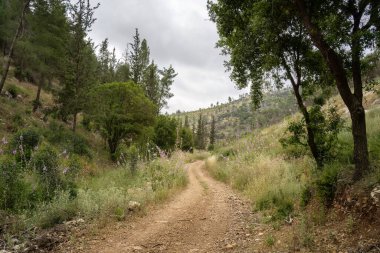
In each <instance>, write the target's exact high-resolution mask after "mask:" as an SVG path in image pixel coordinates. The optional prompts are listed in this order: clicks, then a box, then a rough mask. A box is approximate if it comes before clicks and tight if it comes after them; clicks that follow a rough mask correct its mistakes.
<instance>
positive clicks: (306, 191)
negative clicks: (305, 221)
mask: <svg viewBox="0 0 380 253" xmlns="http://www.w3.org/2000/svg"><path fill="white" fill-rule="evenodd" d="M311 197H312V192H311V188H310V187H309V186H307V187H304V188H303V189H302V192H301V207H306V206H307V205H308V204H309V202H310V200H311Z"/></svg>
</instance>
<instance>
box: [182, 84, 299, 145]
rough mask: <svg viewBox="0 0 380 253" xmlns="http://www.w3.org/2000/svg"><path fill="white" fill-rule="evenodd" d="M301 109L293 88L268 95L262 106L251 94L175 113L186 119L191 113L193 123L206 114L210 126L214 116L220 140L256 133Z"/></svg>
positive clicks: (190, 120)
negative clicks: (293, 93) (257, 105)
mask: <svg viewBox="0 0 380 253" xmlns="http://www.w3.org/2000/svg"><path fill="white" fill-rule="evenodd" d="M296 111H297V105H296V102H295V99H294V96H293V95H292V93H291V91H290V90H283V91H275V92H271V93H266V94H265V95H264V98H263V101H262V103H261V107H260V109H258V110H254V109H253V108H252V105H251V100H250V96H249V95H244V96H241V97H240V98H239V99H237V100H234V101H231V102H229V103H225V104H220V105H219V104H218V105H215V106H213V107H210V108H206V109H199V110H197V111H192V112H182V113H177V114H175V116H176V117H178V118H179V119H180V120H182V122H184V121H185V117H186V116H187V117H188V119H189V123H190V126H193V125H194V124H195V126H196V124H197V120H198V117H199V114H200V113H202V115H203V116H205V117H206V120H207V125H206V126H207V127H208V128H210V124H211V117H212V116H215V120H216V139H217V141H222V140H232V139H236V138H239V137H241V136H244V135H245V134H247V133H250V132H252V130H253V129H257V128H261V127H266V126H269V125H272V124H274V123H277V122H279V121H281V120H282V119H283V118H284V117H286V116H288V115H291V114H293V113H295V112H296Z"/></svg>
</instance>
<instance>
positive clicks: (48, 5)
mask: <svg viewBox="0 0 380 253" xmlns="http://www.w3.org/2000/svg"><path fill="white" fill-rule="evenodd" d="M32 7H33V8H32V9H33V12H32V13H31V14H30V15H28V17H27V21H28V26H29V28H28V33H27V36H24V38H23V39H21V40H20V42H19V45H18V47H17V49H16V54H17V56H16V58H18V59H17V60H18V61H19V60H20V58H22V61H23V62H26V64H25V66H26V68H27V69H28V70H29V72H30V73H32V74H33V75H34V78H33V79H34V80H36V81H37V82H38V89H37V93H36V98H35V100H34V101H33V111H36V110H37V109H38V107H39V106H40V105H41V102H40V96H41V90H42V88H43V86H44V84H45V82H46V80H51V79H53V77H55V76H58V74H59V72H60V71H61V70H62V64H61V60H62V59H63V58H64V54H65V46H66V43H67V39H68V36H69V29H68V28H69V27H68V22H67V18H66V8H65V5H64V4H63V3H62V2H61V1H60V0H35V1H34V2H33V6H32ZM25 66H24V67H25Z"/></svg>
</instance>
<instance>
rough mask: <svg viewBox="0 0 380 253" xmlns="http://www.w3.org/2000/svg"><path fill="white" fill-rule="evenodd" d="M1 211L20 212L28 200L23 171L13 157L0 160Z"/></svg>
mask: <svg viewBox="0 0 380 253" xmlns="http://www.w3.org/2000/svg"><path fill="white" fill-rule="evenodd" d="M0 175H1V176H0V192H1V194H0V209H2V210H4V209H10V210H18V209H20V208H22V206H23V204H24V203H25V201H26V199H27V193H26V186H25V184H24V183H23V182H22V180H21V178H20V175H21V169H20V167H19V165H18V164H17V163H16V161H15V159H14V158H13V157H11V156H4V157H2V158H1V159H0Z"/></svg>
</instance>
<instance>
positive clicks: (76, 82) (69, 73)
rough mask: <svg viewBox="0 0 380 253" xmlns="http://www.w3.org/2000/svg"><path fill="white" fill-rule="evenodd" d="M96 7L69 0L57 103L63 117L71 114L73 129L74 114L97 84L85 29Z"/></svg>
mask: <svg viewBox="0 0 380 253" xmlns="http://www.w3.org/2000/svg"><path fill="white" fill-rule="evenodd" d="M98 7H99V4H98V5H97V6H95V7H92V6H91V5H90V2H89V0H78V1H77V2H76V3H75V4H73V3H71V2H70V3H69V6H68V8H69V14H70V30H71V36H70V38H69V43H68V45H67V55H66V57H65V59H64V60H65V63H64V70H63V74H62V76H61V78H60V79H61V80H60V81H61V84H62V86H63V87H62V90H61V91H60V92H59V97H58V103H59V104H60V106H61V113H62V114H63V116H64V117H66V116H67V115H72V116H73V125H72V129H73V131H74V132H75V129H76V125H77V115H78V113H80V112H81V111H82V110H83V108H84V107H85V105H86V103H87V101H88V95H89V90H90V89H91V87H92V86H94V85H95V84H96V74H95V73H96V65H97V61H96V56H95V53H94V49H93V44H92V43H91V41H89V40H87V39H86V37H87V33H88V32H89V31H90V29H91V26H92V25H93V23H94V22H95V20H96V19H95V18H94V17H93V15H94V11H95V10H96V9H97V8H98Z"/></svg>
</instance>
